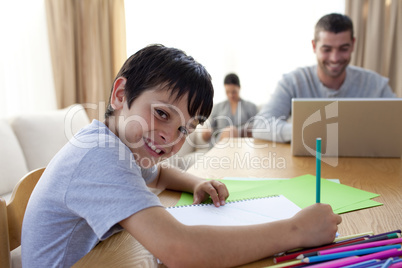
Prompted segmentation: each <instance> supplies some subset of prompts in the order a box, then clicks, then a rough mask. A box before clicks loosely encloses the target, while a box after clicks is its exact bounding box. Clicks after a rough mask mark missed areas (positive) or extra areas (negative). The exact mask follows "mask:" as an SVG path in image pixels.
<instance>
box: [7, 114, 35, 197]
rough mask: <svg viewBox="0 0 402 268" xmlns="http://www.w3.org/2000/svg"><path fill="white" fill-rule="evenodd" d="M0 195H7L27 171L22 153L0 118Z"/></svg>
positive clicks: (9, 128)
mask: <svg viewBox="0 0 402 268" xmlns="http://www.w3.org/2000/svg"><path fill="white" fill-rule="evenodd" d="M0 148H1V149H0V152H1V153H0V170H1V173H0V174H1V175H0V195H1V196H3V197H5V199H6V201H8V198H9V197H8V196H5V195H6V194H10V193H11V192H12V190H13V189H14V186H15V185H16V184H17V182H18V181H19V180H20V179H21V178H22V177H23V176H24V175H25V174H26V173H28V168H27V165H26V163H25V158H24V153H23V151H22V149H21V147H20V144H19V143H18V140H17V137H16V136H15V135H14V132H13V130H12V128H11V126H10V124H9V122H8V121H7V120H6V119H0Z"/></svg>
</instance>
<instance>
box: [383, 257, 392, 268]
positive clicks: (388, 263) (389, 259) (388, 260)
mask: <svg viewBox="0 0 402 268" xmlns="http://www.w3.org/2000/svg"><path fill="white" fill-rule="evenodd" d="M392 261H393V259H392V258H388V259H387V260H386V261H385V263H384V264H383V265H382V266H381V268H388V267H390V266H391V264H392Z"/></svg>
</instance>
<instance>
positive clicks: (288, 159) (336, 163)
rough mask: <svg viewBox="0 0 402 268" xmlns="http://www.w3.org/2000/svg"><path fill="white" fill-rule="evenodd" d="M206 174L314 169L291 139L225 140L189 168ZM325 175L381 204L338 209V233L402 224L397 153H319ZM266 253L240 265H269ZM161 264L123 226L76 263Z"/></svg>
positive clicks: (170, 199)
mask: <svg viewBox="0 0 402 268" xmlns="http://www.w3.org/2000/svg"><path fill="white" fill-rule="evenodd" d="M188 172H190V173H192V174H195V175H198V176H200V177H205V178H217V179H219V178H223V177H245V178H247V177H250V178H253V177H264V178H293V177H297V176H300V175H304V174H315V158H314V157H294V156H292V155H291V152H290V145H289V144H280V143H271V142H266V141H260V140H254V139H249V138H246V139H234V140H230V141H229V140H226V141H224V142H222V143H221V144H218V145H217V146H216V147H214V148H213V149H211V150H210V151H209V152H208V153H207V154H205V155H204V156H203V157H201V156H200V157H198V161H197V162H196V163H195V164H194V165H193V166H192V167H191V168H190V169H189V170H188ZM321 172H322V173H321V174H322V177H324V178H336V179H339V180H340V182H341V183H342V184H345V185H349V186H352V187H355V188H358V189H362V190H365V191H369V192H373V193H377V194H380V196H379V197H377V198H375V199H373V200H375V201H378V202H381V203H383V204H384V205H383V206H378V207H374V208H369V209H363V210H359V211H353V212H349V213H345V214H342V223H341V224H340V225H339V233H340V234H341V235H342V236H343V235H351V234H357V233H363V232H368V231H373V232H374V233H375V234H378V233H383V232H387V231H392V230H396V229H401V228H402V193H401V191H402V160H401V159H399V158H323V161H322V168H321ZM159 197H160V199H161V201H162V203H163V204H164V205H165V206H171V205H174V204H175V203H176V202H177V200H178V199H179V197H180V193H177V192H172V191H164V192H162V193H160V194H159ZM272 264H273V262H272V258H267V259H265V260H261V261H258V262H255V263H250V264H248V265H245V266H243V267H264V266H269V265H272ZM95 266H96V267H163V265H160V264H158V263H157V260H156V259H155V258H154V257H153V256H152V254H150V253H149V252H148V251H147V250H146V249H144V248H143V247H142V246H141V245H140V244H139V243H138V242H137V241H136V240H135V239H134V238H133V237H132V236H130V235H129V234H128V233H127V232H125V231H123V232H121V233H119V234H116V235H114V236H112V237H111V238H109V239H107V240H106V241H104V242H102V243H100V244H99V245H98V246H97V247H95V248H94V249H93V250H92V251H91V252H90V253H88V254H87V255H86V256H85V257H84V258H82V259H81V260H80V261H79V262H78V263H77V264H76V265H75V266H74V267H95Z"/></svg>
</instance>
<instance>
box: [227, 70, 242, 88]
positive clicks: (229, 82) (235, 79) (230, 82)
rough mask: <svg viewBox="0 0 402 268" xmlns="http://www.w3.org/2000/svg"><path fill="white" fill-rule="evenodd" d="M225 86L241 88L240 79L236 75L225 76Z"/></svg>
mask: <svg viewBox="0 0 402 268" xmlns="http://www.w3.org/2000/svg"><path fill="white" fill-rule="evenodd" d="M223 84H224V85H236V86H238V87H240V79H239V77H238V76H237V75H236V74H234V73H230V74H228V75H226V76H225V79H224V80H223Z"/></svg>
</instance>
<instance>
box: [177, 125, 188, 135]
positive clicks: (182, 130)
mask: <svg viewBox="0 0 402 268" xmlns="http://www.w3.org/2000/svg"><path fill="white" fill-rule="evenodd" d="M179 131H180V132H181V133H183V134H184V136H187V135H188V130H187V129H186V128H185V127H179Z"/></svg>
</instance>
